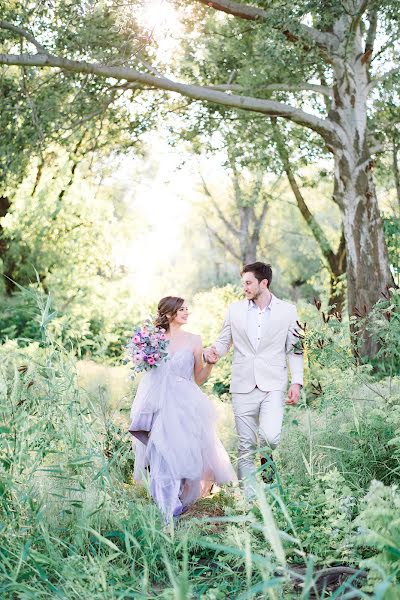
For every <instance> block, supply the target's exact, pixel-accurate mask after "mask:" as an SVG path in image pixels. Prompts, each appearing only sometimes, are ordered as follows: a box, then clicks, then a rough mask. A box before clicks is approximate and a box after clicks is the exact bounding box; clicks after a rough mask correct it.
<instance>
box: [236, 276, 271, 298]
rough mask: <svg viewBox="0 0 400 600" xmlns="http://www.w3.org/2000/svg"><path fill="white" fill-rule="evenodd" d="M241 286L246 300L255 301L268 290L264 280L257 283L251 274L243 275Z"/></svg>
mask: <svg viewBox="0 0 400 600" xmlns="http://www.w3.org/2000/svg"><path fill="white" fill-rule="evenodd" d="M242 284H243V291H244V295H245V296H246V298H247V300H256V299H257V298H258V297H259V296H260V295H261V294H262V293H263V292H264V291H265V290H266V289H267V288H268V281H267V280H266V279H263V280H262V281H261V282H259V281H258V279H257V278H256V277H255V275H254V273H251V272H249V273H243V275H242Z"/></svg>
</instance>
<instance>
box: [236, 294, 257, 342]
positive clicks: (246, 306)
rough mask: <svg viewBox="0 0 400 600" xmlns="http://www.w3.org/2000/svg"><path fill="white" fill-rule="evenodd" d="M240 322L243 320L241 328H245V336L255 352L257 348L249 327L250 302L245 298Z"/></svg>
mask: <svg viewBox="0 0 400 600" xmlns="http://www.w3.org/2000/svg"><path fill="white" fill-rule="evenodd" d="M240 312H241V314H240V322H241V328H242V329H243V337H244V339H245V340H246V342H247V343H248V344H249V346H250V348H251V349H252V350H253V352H255V350H256V349H255V348H254V346H253V344H252V342H251V340H250V338H249V327H248V319H249V303H248V301H247V300H244V302H243V308H242V307H240Z"/></svg>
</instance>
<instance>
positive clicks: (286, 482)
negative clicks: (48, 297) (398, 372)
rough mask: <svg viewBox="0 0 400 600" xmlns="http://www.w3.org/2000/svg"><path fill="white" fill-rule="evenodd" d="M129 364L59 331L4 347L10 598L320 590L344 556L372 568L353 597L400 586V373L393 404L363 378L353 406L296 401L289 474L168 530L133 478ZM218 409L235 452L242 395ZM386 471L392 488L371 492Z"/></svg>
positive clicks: (5, 552) (3, 462)
mask: <svg viewBox="0 0 400 600" xmlns="http://www.w3.org/2000/svg"><path fill="white" fill-rule="evenodd" d="M126 375H127V370H126V369H124V368H122V367H115V368H111V367H102V366H97V365H93V363H89V362H84V363H78V364H77V363H76V362H75V359H74V358H73V357H72V356H70V355H69V354H68V353H66V352H65V351H64V350H63V349H62V348H60V347H58V346H56V345H54V344H53V343H52V342H51V340H49V339H47V340H46V343H45V344H43V345H42V347H39V346H38V345H37V344H36V345H31V346H27V347H26V348H23V349H21V348H18V346H17V344H16V343H14V342H7V343H6V344H5V345H3V346H1V347H0V417H1V424H0V436H1V444H0V477H1V479H0V597H1V598H5V599H15V598H18V599H19V598H21V599H24V600H25V599H35V600H36V599H42V598H43V599H45V598H46V599H47V598H66V599H68V600H70V599H71V600H72V599H81V598H90V599H94V600H96V599H104V600H106V599H107V600H109V599H114V598H115V599H117V598H118V599H122V598H143V599H145V598H146V599H147V598H167V599H168V598H171V599H182V600H183V599H184V598H185V599H186V598H199V599H200V598H201V599H206V600H212V599H220V598H235V599H236V598H242V599H244V598H271V599H278V598H304V599H307V598H310V597H312V593H313V585H314V583H315V578H316V574H317V572H318V571H319V570H320V569H321V568H323V567H326V566H334V565H339V564H340V565H343V564H345V565H348V566H352V567H354V568H356V569H358V568H359V567H360V568H364V565H367V567H368V569H369V573H370V577H369V580H368V583H367V585H366V587H365V592H353V594H356V593H357V594H359V595H358V596H354V595H353V596H351V595H348V596H346V597H349V598H350V597H367V595H366V594H367V592H368V593H370V594H372V595H373V596H374V597H376V598H378V597H382V598H385V599H386V598H388V599H390V598H391V597H393V598H394V597H395V596H390V594H396V593H397V591H398V588H396V585H398V584H397V583H396V577H397V576H398V566H397V562H396V560H394V559H393V560H390V558H391V557H392V556H396V552H400V550H399V548H400V539H399V535H398V527H399V526H398V521H396V518H398V517H397V515H396V510H397V506H398V504H397V503H398V495H399V494H398V490H397V491H396V489H395V487H390V486H393V485H394V484H395V483H396V481H398V473H399V464H400V463H399V460H400V450H399V448H400V443H399V436H400V409H399V406H400V402H399V396H400V394H399V381H398V380H391V381H390V383H389V382H388V381H387V382H381V383H380V387H379V390H380V391H381V392H382V390H383V391H384V392H385V394H386V393H387V394H388V395H389V396H390V403H389V404H387V403H384V402H383V401H382V399H380V400H379V399H377V398H375V397H373V398H372V399H371V392H370V389H369V388H368V389H359V388H357V389H354V388H353V389H351V388H349V390H348V393H349V395H351V396H353V398H354V401H353V402H352V401H350V402H348V404H347V406H342V407H341V409H340V410H338V409H337V407H336V408H335V409H332V410H326V412H325V413H321V412H318V411H316V410H308V409H307V408H306V407H304V406H303V407H300V408H298V409H290V410H288V411H287V415H286V420H285V430H284V437H283V440H282V443H281V446H280V450H279V452H277V453H276V460H277V465H278V470H279V480H278V484H275V485H273V486H269V487H262V486H261V487H260V488H259V490H258V497H257V501H256V502H255V503H253V504H250V503H248V502H246V501H245V500H244V499H243V497H242V496H241V495H240V494H239V493H238V491H237V490H232V489H229V488H224V489H222V490H221V491H220V492H219V493H217V494H215V495H214V496H212V497H209V498H205V499H203V500H201V501H199V502H198V503H197V504H196V505H195V506H194V507H192V508H191V509H190V510H189V511H188V513H187V514H185V515H184V516H183V517H182V518H181V519H180V520H179V521H178V522H177V524H176V525H175V527H173V526H167V527H166V526H165V525H164V524H163V521H162V518H161V517H160V515H159V513H158V510H157V508H156V507H155V505H154V504H153V503H152V501H151V499H150V498H149V496H148V493H147V492H146V489H145V488H143V487H141V486H138V485H136V484H134V482H133V481H132V469H133V459H132V452H131V447H130V437H129V435H128V434H127V432H126V425H127V422H128V413H127V411H128V409H129V406H130V401H131V400H130V398H131V395H132V389H131V387H130V383H129V381H128V380H127V378H126ZM389 385H390V390H389ZM360 395H362V396H363V398H364V400H365V401H363V402H359V401H356V400H355V398H356V397H359V396H360ZM371 400H372V401H371ZM217 408H218V413H219V415H220V424H219V425H220V432H221V436H222V438H223V441H224V443H226V444H227V446H228V448H229V449H230V451H231V452H232V453H233V452H234V448H235V440H234V436H233V434H232V432H233V421H232V413H231V409H230V406H229V405H227V404H221V403H217ZM372 479H380V480H381V481H382V482H383V484H386V487H385V485H383V484H382V489H381V490H380V491H379V493H378V492H377V491H375V492H372V491H371V492H368V489H369V487H370V482H371V480H372ZM373 489H375V488H373ZM382 490H383V491H382ZM368 493H369V494H373V495H372V496H371V495H370V496H368V497H369V498H370V499H371V498H372V500H369V501H366V500H365V497H366V494H368ZM371 507H373V509H372V508H371ZM382 511H383V512H384V514H383V515H381V512H382ZM391 511H392V512H391ZM388 515H389V518H388ZM390 515H392V517H391V518H390ZM380 531H384V532H385V535H384V539H380V538H379V535H381V534H380ZM374 532H375V533H374ZM381 537H382V536H381ZM385 539H386V540H389V541H387V542H385ZM368 560H369V562H367V563H365V561H368ZM299 569H300V570H301V572H302V573H303V575H302V577H303V578H304V584H303V588H301V587H299V586H298V587H297V588H295V587H294V586H293V577H294V576H295V574H296V573H298V570H299ZM386 585H387V590H386V591H384V592H383V595H382V594H381V595H380V596H379V593H380V592H379V590H380V589H381V590H382V589H383V588H384V587H385V586H386ZM379 586H380V587H379ZM318 596H319V597H320V598H324V597H335V596H333V595H332V592H329V593H326V594H325V593H324V592H321V591H320V592H318ZM336 597H338V596H336ZM369 597H370V596H369Z"/></svg>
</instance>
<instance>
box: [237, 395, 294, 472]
mask: <svg viewBox="0 0 400 600" xmlns="http://www.w3.org/2000/svg"><path fill="white" fill-rule="evenodd" d="M232 405H233V413H234V415H235V422H236V431H237V434H238V437H239V458H238V476H239V479H245V478H249V477H251V476H253V475H254V473H255V470H256V469H255V468H254V458H255V454H256V452H257V450H260V449H264V450H266V451H267V452H268V449H270V450H274V448H276V447H277V445H278V443H279V439H280V437H281V430H282V421H283V412H284V407H285V392H284V391H283V390H282V391H280V390H278V391H272V392H263V391H262V390H260V389H258V388H255V389H254V390H252V391H251V392H249V393H247V394H232ZM259 466H260V463H259V461H258V464H257V468H258V467H259Z"/></svg>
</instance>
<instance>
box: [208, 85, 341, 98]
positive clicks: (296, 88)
mask: <svg viewBox="0 0 400 600" xmlns="http://www.w3.org/2000/svg"><path fill="white" fill-rule="evenodd" d="M207 87H208V89H209V90H219V91H221V92H239V91H240V90H243V89H245V87H244V86H243V85H240V84H239V83H236V84H220V85H218V84H216V85H209V86H207ZM253 89H254V91H257V92H258V91H260V92H301V91H309V92H316V93H319V94H323V95H324V96H328V97H329V98H332V97H333V91H332V89H331V88H329V87H328V86H324V85H318V84H316V83H267V84H265V85H260V86H257V87H255V88H253Z"/></svg>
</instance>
